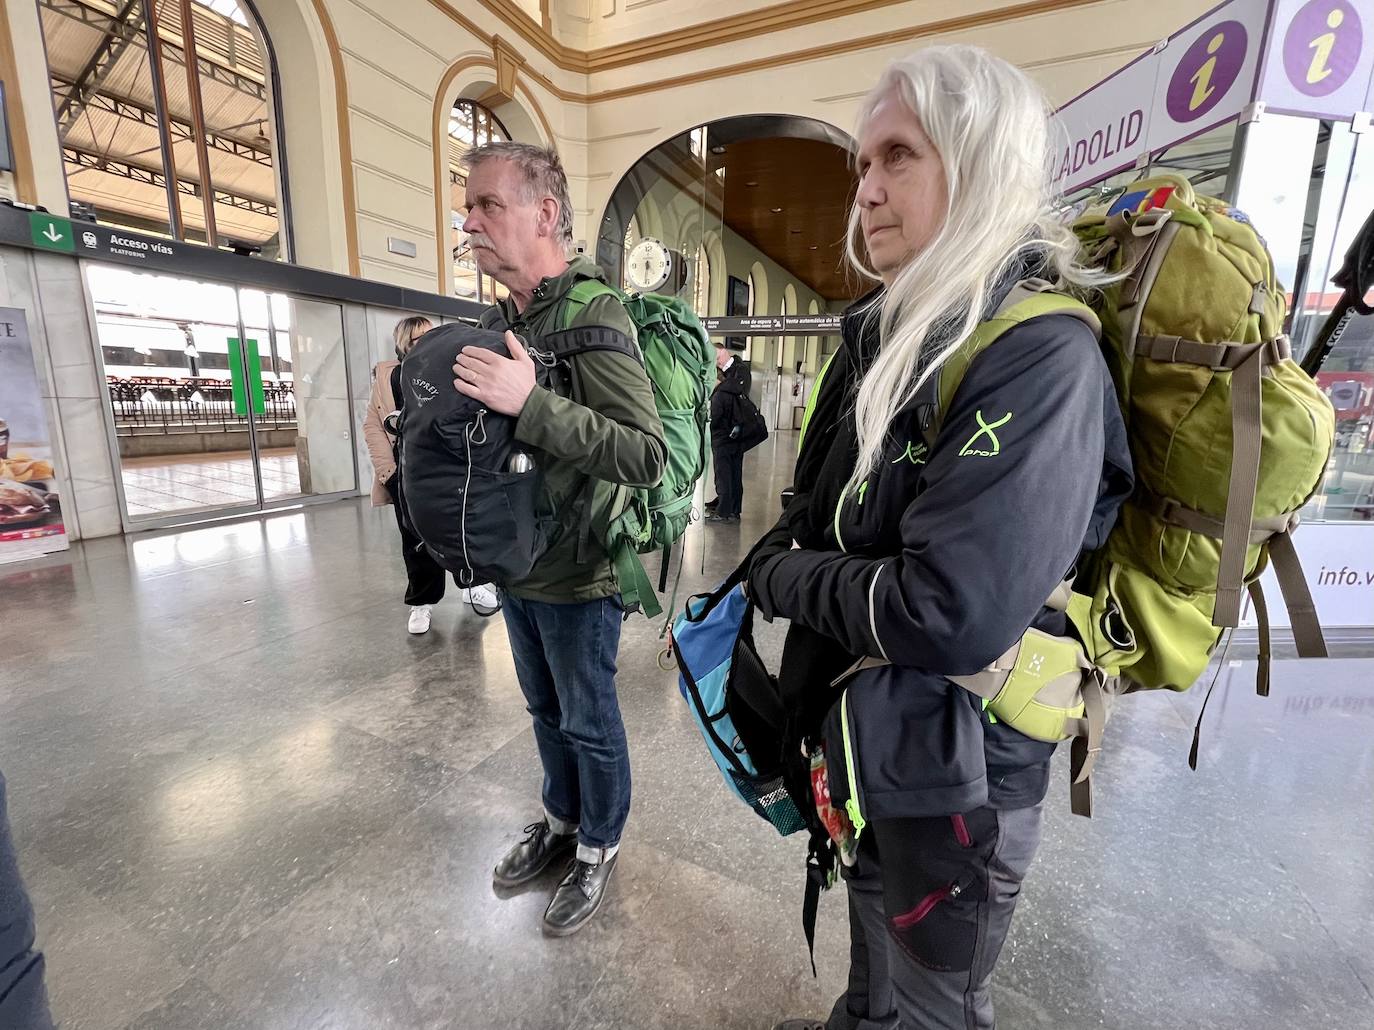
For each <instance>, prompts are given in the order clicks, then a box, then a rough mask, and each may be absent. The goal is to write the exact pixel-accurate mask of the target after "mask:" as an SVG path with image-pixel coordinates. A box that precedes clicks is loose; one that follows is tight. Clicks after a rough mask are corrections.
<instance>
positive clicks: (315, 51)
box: [4, 0, 1201, 290]
mask: <svg viewBox="0 0 1374 1030" xmlns="http://www.w3.org/2000/svg"><path fill="white" fill-rule="evenodd" d="M551 2H552V13H553V15H554V16H555V19H556V20H555V30H556V31H558V32H560V33H561V34H562V38H563V41H564V42H565V43H567V44H569V45H574V44H576V42H577V38H576V35H577V34H576V32H575V31H574V30H573V29H572V28H569V27H568V26H569V25H571V24H572V23H573V22H572V21H570V20H569V19H570V18H571V15H570V13H569V12H570V10H571V9H572V8H575V7H577V6H578V4H579V0H551ZM517 3H518V4H519V5H520V6H521V7H522V8H523V9H525V10H527V11H528V12H529V13H530V14H531V16H533V17H535V18H536V19H537V17H538V12H539V4H538V2H537V0H517ZM258 6H259V8H260V9H262V10H263V12H264V14H265V16H266V21H267V23H268V28H269V31H270V32H271V33H272V37H273V42H274V45H275V49H276V53H277V59H278V64H279V67H280V68H281V71H282V96H283V105H284V107H285V126H284V137H285V142H286V147H287V154H288V160H289V166H290V172H291V181H290V185H291V193H292V201H293V205H294V218H293V226H294V229H295V236H296V241H297V252H298V254H299V255H300V257H301V259H302V260H303V262H305V263H309V264H314V265H318V266H322V267H329V268H333V269H336V270H338V271H344V272H346V271H348V270H349V260H348V247H349V242H350V241H349V238H348V237H349V236H350V233H349V231H348V230H349V229H350V228H351V229H352V234H351V235H353V236H355V237H356V247H357V252H358V253H357V259H358V260H357V268H358V271H359V273H360V274H361V275H362V276H364V277H365V278H369V279H378V280H382V281H387V282H393V283H397V284H400V285H404V286H409V287H415V288H419V289H429V290H435V289H444V290H446V289H447V284H448V281H449V276H450V274H451V271H450V268H449V266H448V262H447V261H443V260H441V258H440V252H441V237H440V225H439V222H440V220H441V219H442V220H443V222H444V223H447V211H448V205H447V201H446V200H445V201H444V202H443V204H442V206H440V207H436V200H435V197H436V189H438V190H440V191H442V195H443V196H445V197H446V195H447V190H446V188H445V187H446V179H445V176H444V174H443V173H442V168H441V166H442V162H439V164H438V166H436V161H435V153H434V122H435V109H436V96H437V95H438V94H439V93H440V91H441V87H443V91H442V92H443V95H442V96H441V97H439V98H438V105H439V107H440V108H441V109H445V107H446V105H449V104H451V102H452V100H453V99H455V98H456V97H457V96H459V95H460V94H461V95H464V96H480V95H482V94H484V93H486V92H487V90H488V89H490V87H491V86H492V85H493V84H494V83H495V81H496V79H497V75H496V71H495V67H494V64H493V47H492V42H491V37H493V36H500V37H502V38H503V39H505V40H507V41H509V45H510V47H511V49H512V50H513V51H514V52H515V53H516V55H517V60H523V61H524V62H526V63H525V64H524V66H523V67H522V68H521V70H520V73H519V76H518V86H517V89H516V100H515V102H514V103H511V104H508V105H506V106H505V107H503V108H502V109H501V110H500V111H499V112H498V113H500V114H501V116H502V118H503V120H505V121H506V123H507V124H508V125H509V126H511V128H512V130H513V131H515V133H516V135H517V136H522V137H524V138H544V137H548V138H549V141H551V142H553V143H554V144H555V145H557V146H558V148H559V150H560V151H561V152H562V154H563V158H564V162H565V164H566V165H567V168H568V172H569V178H570V183H571V186H572V194H573V205H574V208H575V209H576V210H575V234H576V236H577V238H579V239H585V240H588V241H589V242H591V241H594V240H595V236H596V233H595V231H594V230H595V227H596V225H597V222H598V221H599V220H600V218H601V215H602V212H603V211H604V209H605V205H606V203H607V201H608V199H609V197H610V195H611V192H612V191H613V189H614V188H615V185H616V183H617V182H618V181H619V179H620V177H621V176H622V175H624V173H625V172H626V170H627V169H628V168H629V167H630V166H631V165H632V164H633V163H634V162H635V161H636V160H637V159H638V158H639V157H640V156H641V155H643V154H644V153H646V152H647V151H648V150H650V149H652V148H653V147H654V146H656V145H657V144H658V143H660V142H662V141H663V140H665V139H667V138H669V137H671V136H673V135H675V134H677V133H679V132H682V131H684V130H686V129H688V128H690V127H692V126H694V125H697V124H700V123H702V122H706V121H710V120H712V119H715V118H719V117H724V116H728V115H734V114H752V113H781V114H793V115H803V116H807V117H812V118H817V119H820V120H822V121H825V122H828V123H830V124H832V125H835V126H837V127H839V128H841V129H846V130H847V129H848V128H849V127H850V126H851V125H852V122H853V118H854V112H855V109H856V105H857V102H858V99H859V98H860V97H861V96H862V95H863V92H864V91H865V89H867V88H868V86H869V85H870V84H871V83H872V81H873V80H874V78H875V76H876V74H877V72H878V70H879V69H880V68H881V67H882V65H883V64H884V63H885V62H886V61H887V60H889V59H890V58H892V57H895V56H897V55H899V54H902V53H905V52H907V51H909V50H910V49H912V48H913V47H915V46H917V45H920V44H922V43H926V42H935V41H945V39H946V38H945V37H929V38H925V39H915V38H911V37H913V34H914V33H915V31H916V30H915V29H914V28H913V27H919V26H920V25H923V24H929V23H930V22H932V21H938V20H941V19H948V18H951V17H953V16H956V15H959V16H964V15H968V14H971V13H972V14H976V13H977V12H979V11H995V10H996V9H998V8H999V7H1007V6H1009V5H1008V4H1006V3H1001V2H999V0H972V2H970V3H957V4H956V3H953V2H951V0H912V2H907V3H897V4H892V5H889V6H887V7H883V8H880V9H876V10H871V11H866V12H863V13H860V14H855V15H852V16H845V17H842V18H836V19H829V20H825V21H822V22H819V23H816V24H814V25H806V26H801V27H797V28H793V29H788V30H786V31H780V32H773V33H769V34H765V35H759V36H754V37H752V38H748V39H743V40H739V41H733V42H728V43H724V44H722V45H718V46H707V47H704V48H701V49H697V50H693V51H692V52H689V53H684V54H679V55H675V56H669V57H665V58H662V59H659V60H653V61H649V62H642V63H638V64H634V65H631V66H627V67H621V68H615V69H611V70H607V71H599V72H595V73H593V74H591V75H587V74H583V73H580V72H573V71H568V70H565V69H562V68H559V67H557V66H556V65H555V64H554V62H553V61H552V60H551V59H550V58H548V57H547V56H545V55H544V54H542V53H540V52H539V51H538V50H537V49H536V48H535V47H534V46H532V45H531V44H530V43H529V42H528V41H527V40H526V39H524V38H523V37H522V36H521V35H520V33H519V32H518V31H516V29H515V28H513V27H512V26H511V25H508V24H506V23H504V22H503V21H502V20H501V19H500V18H499V17H498V16H497V15H496V14H494V13H493V12H492V11H491V10H490V9H488V7H486V6H484V5H483V4H482V3H479V2H476V0H463V2H459V0H435V2H431V0H273V2H272V3H270V4H269V3H259V5H258ZM766 6H768V5H767V4H766V3H765V2H764V0H752V2H747V3H740V2H739V0H702V2H699V3H689V2H685V0H681V2H680V0H673V2H671V3H669V2H668V0H663V2H657V3H655V2H639V3H626V2H625V0H586V9H587V10H588V11H591V12H592V13H593V14H595V15H597V17H596V18H595V19H593V20H591V21H588V22H587V23H586V24H587V25H588V26H590V28H588V30H587V34H585V35H584V37H583V38H585V39H586V40H587V41H588V42H589V44H590V45H593V46H603V45H609V44H611V43H614V42H624V41H625V40H627V39H637V38H640V37H642V36H643V35H645V34H646V33H649V32H654V33H658V32H664V31H667V30H670V29H673V28H674V27H675V26H680V25H686V24H688V23H696V22H700V21H702V20H706V19H710V18H716V17H721V16H723V15H725V14H737V13H739V12H742V11H749V10H754V9H758V8H762V7H766ZM1200 6H1201V5H1200V4H1199V3H1197V2H1196V0H1149V2H1146V0H1102V2H1100V3H1096V4H1091V5H1090V6H1086V7H1078V8H1074V9H1070V10H1064V11H1059V12H1056V13H1047V14H1039V15H1035V16H1033V17H1025V18H1020V19H1017V20H1014V21H1010V22H1005V21H1004V22H1001V23H998V24H991V25H985V26H982V27H979V28H976V29H973V30H970V31H966V32H962V33H960V34H958V36H957V39H958V40H960V41H965V42H974V43H978V44H981V45H983V46H987V47H989V48H990V49H992V50H993V51H995V52H997V53H999V54H1002V55H1003V56H1005V57H1007V58H1008V59H1010V60H1013V61H1016V62H1018V63H1020V64H1022V65H1024V66H1025V67H1027V68H1028V69H1029V70H1030V71H1031V73H1032V74H1034V75H1035V76H1036V77H1037V78H1038V79H1039V80H1040V81H1042V82H1043V83H1044V84H1045V86H1046V88H1047V90H1048V91H1049V92H1050V94H1051V96H1052V97H1053V98H1054V99H1056V100H1061V101H1062V100H1064V99H1067V98H1068V97H1070V96H1071V95H1073V94H1074V93H1075V92H1077V91H1079V90H1081V89H1083V88H1085V87H1086V86H1087V85H1089V84H1091V83H1092V82H1093V81H1095V80H1097V79H1099V78H1101V77H1103V76H1104V75H1105V74H1107V73H1108V72H1110V71H1112V70H1114V69H1115V68H1116V67H1118V66H1120V65H1121V64H1123V63H1125V61H1127V60H1128V59H1130V58H1131V57H1132V56H1134V55H1135V54H1136V53H1138V52H1140V51H1141V50H1143V49H1145V48H1147V47H1148V46H1149V45H1151V44H1153V42H1154V40H1155V37H1156V36H1157V35H1163V34H1165V33H1167V32H1168V31H1170V30H1172V29H1174V28H1177V27H1180V26H1182V25H1184V24H1185V23H1186V22H1187V21H1188V20H1189V19H1190V18H1191V17H1193V16H1195V15H1196V14H1197V13H1198V11H1199V9H1200ZM441 8H442V9H441ZM4 17H5V19H6V20H7V25H8V28H9V30H10V31H11V33H12V35H13V38H14V40H15V44H16V45H15V50H16V53H17V54H18V55H19V56H18V63H19V65H20V72H21V75H20V82H19V84H18V85H19V90H18V92H19V102H20V103H22V104H23V107H24V111H25V114H26V116H27V117H26V120H27V123H28V136H29V143H30V150H31V158H32V161H33V166H34V169H35V179H36V184H37V192H38V195H39V199H40V200H41V201H42V202H43V203H44V204H45V205H47V206H48V207H50V208H52V209H54V210H60V209H62V208H63V207H64V206H65V195H66V191H65V188H64V183H63V179H62V173H61V165H60V161H59V150H58V147H57V139H56V133H55V131H54V130H53V128H52V109H51V97H50V94H49V93H48V90H47V81H46V75H45V72H44V69H43V67H42V62H41V57H40V56H39V55H41V53H42V47H41V40H40V38H39V35H38V18H37V15H36V13H35V11H34V8H33V6H32V0H11V2H6V3H5V5H4ZM560 18H561V19H563V20H562V21H561V22H560V21H558V20H557V19H560ZM883 34H887V37H888V38H886V39H884V40H880V41H879V42H877V43H873V44H871V45H866V46H865V47H864V48H862V49H857V50H850V51H847V52H843V53H836V54H833V55H831V56H825V57H819V58H815V59H811V60H808V61H806V62H803V63H785V64H779V65H776V66H761V65H767V64H768V62H769V61H771V60H774V59H776V58H778V56H779V55H787V54H790V53H796V52H804V51H808V50H811V49H813V48H816V47H821V46H830V45H832V44H840V43H843V42H844V41H845V40H854V39H863V38H867V37H874V36H882V35H883ZM894 35H896V36H902V37H905V38H897V39H893V38H891V37H892V36H894ZM331 37H332V39H333V40H335V41H336V42H337V53H335V52H333V49H332V47H331ZM461 62H468V66H467V67H465V68H464V69H463V70H462V71H461V72H459V73H458V74H456V75H451V74H449V73H450V69H453V68H454V67H455V65H459V64H460V63H461ZM336 66H337V67H340V68H341V69H342V79H343V81H342V82H341V83H340V82H339V81H337V78H336V75H335V72H334V69H335V67H336ZM732 66H733V67H732ZM720 68H732V70H731V71H730V72H729V74H726V75H722V76H719V77H712V78H706V79H704V80H702V81H695V82H682V81H679V82H676V83H675V82H673V81H672V80H675V79H680V78H682V77H701V76H703V75H712V74H714V72H713V70H715V69H720ZM654 84H657V85H654ZM646 86H647V87H649V89H648V91H647V92H635V93H629V94H627V92H626V91H631V90H638V89H640V88H641V87H646ZM340 88H342V89H343V90H344V91H346V95H347V107H346V113H345V116H344V118H343V119H342V124H340V119H339V117H338V112H337V105H336V96H337V93H338V91H339V90H340ZM559 94H562V96H561V97H560V95H559ZM589 95H590V97H591V100H590V102H589V103H582V102H577V101H575V100H569V99H567V97H568V96H573V97H585V96H589ZM350 157H351V160H349V158H350ZM350 194H351V197H352V201H350ZM350 202H353V203H354V204H355V206H356V218H355V219H353V221H352V225H351V226H350V224H349V218H348V216H347V215H346V211H347V208H348V205H349V203H350ZM388 237H398V238H400V239H403V240H409V241H411V242H413V243H414V244H415V245H416V250H417V254H416V257H414V258H407V257H400V256H397V255H395V254H392V253H390V252H389V251H388V247H387V239H388ZM593 245H594V243H593ZM443 249H446V246H445V247H444V248H443Z"/></svg>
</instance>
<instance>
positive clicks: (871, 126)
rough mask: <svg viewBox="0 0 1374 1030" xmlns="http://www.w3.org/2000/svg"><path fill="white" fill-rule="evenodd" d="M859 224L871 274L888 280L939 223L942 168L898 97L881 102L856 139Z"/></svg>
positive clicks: (945, 194) (944, 199) (944, 198)
mask: <svg viewBox="0 0 1374 1030" xmlns="http://www.w3.org/2000/svg"><path fill="white" fill-rule="evenodd" d="M858 170H859V192H858V202H859V224H860V226H861V227H862V229H863V234H864V243H865V244H866V245H867V247H868V258H869V262H870V264H871V265H872V267H873V269H874V271H876V272H877V273H878V274H879V275H880V276H882V279H883V282H885V283H888V284H889V285H890V284H891V282H892V280H893V278H895V277H896V275H897V273H898V272H899V271H901V269H902V266H904V265H905V264H906V263H907V262H908V261H910V260H911V259H912V258H913V257H915V256H916V255H917V254H919V253H920V252H921V251H922V250H924V249H925V248H926V247H927V246H928V245H929V244H930V241H931V240H932V239H934V238H935V234H936V233H937V232H939V231H940V227H941V226H942V225H943V224H944V220H945V208H946V206H947V205H948V203H949V188H948V184H947V182H946V179H945V168H944V164H943V163H942V162H941V161H940V155H939V154H937V153H936V152H935V148H934V146H932V145H931V142H930V140H929V139H927V138H926V134H925V131H924V130H923V129H922V128H921V122H920V119H919V118H917V117H916V115H915V114H914V113H913V112H912V111H911V109H910V108H908V107H907V106H906V104H904V103H902V101H901V100H900V99H898V98H897V97H889V98H887V99H886V100H884V101H882V103H880V104H879V105H878V107H877V109H876V110H875V111H874V112H873V117H872V118H870V119H869V121H868V125H867V126H865V127H864V131H863V134H862V136H861V137H860V138H859V157H858Z"/></svg>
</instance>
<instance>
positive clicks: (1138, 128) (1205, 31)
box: [1054, 0, 1269, 192]
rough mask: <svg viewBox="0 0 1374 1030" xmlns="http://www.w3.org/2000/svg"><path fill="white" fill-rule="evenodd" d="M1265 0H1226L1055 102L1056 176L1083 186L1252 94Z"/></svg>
mask: <svg viewBox="0 0 1374 1030" xmlns="http://www.w3.org/2000/svg"><path fill="white" fill-rule="evenodd" d="M1268 6H1269V5H1268V2H1267V0H1229V2H1227V3H1224V4H1222V5H1221V6H1219V7H1215V8H1213V9H1212V10H1211V11H1209V12H1208V13H1207V14H1204V15H1203V16H1202V17H1201V18H1199V19H1197V21H1195V22H1193V23H1192V24H1190V25H1187V26H1185V27H1184V28H1182V29H1180V30H1179V31H1178V32H1175V33H1174V34H1173V35H1172V36H1170V37H1169V38H1168V39H1166V40H1163V41H1162V42H1161V43H1160V44H1159V45H1158V46H1156V47H1155V48H1154V49H1153V50H1150V51H1148V52H1147V53H1144V54H1141V55H1140V56H1139V57H1137V58H1136V59H1135V60H1134V61H1132V62H1131V63H1130V64H1128V65H1126V67H1124V68H1122V69H1121V70H1120V71H1118V72H1116V73H1115V74H1113V75H1111V76H1108V77H1107V78H1106V79H1104V80H1103V81H1101V82H1099V83H1098V84H1097V85H1096V86H1094V87H1093V88H1092V89H1090V90H1088V91H1087V92H1086V93H1083V94H1081V95H1079V96H1077V97H1075V98H1074V99H1073V100H1070V101H1069V102H1068V103H1067V104H1065V105H1064V106H1063V107H1061V108H1060V109H1059V111H1058V112H1057V113H1056V121H1057V122H1058V124H1059V125H1060V126H1061V127H1062V136H1061V139H1060V143H1059V146H1058V156H1057V157H1056V158H1055V162H1054V183H1055V188H1056V189H1057V190H1058V191H1059V192H1069V191H1072V190H1075V189H1078V188H1079V187H1081V186H1087V185H1090V184H1092V183H1094V182H1097V181H1098V180H1100V179H1105V178H1107V177H1108V176H1109V175H1113V174H1115V173H1116V172H1119V171H1123V170H1124V169H1127V168H1130V167H1132V166H1133V165H1135V164H1136V163H1137V162H1138V161H1139V160H1140V159H1141V158H1142V157H1143V156H1144V155H1146V154H1150V153H1154V152H1158V151H1160V150H1163V149H1165V148H1166V147H1170V146H1173V145H1174V144H1176V143H1181V142H1183V141H1185V140H1188V139H1191V138H1193V137H1194V136H1199V135H1201V134H1202V133H1204V132H1207V131H1208V130H1209V129H1213V128H1216V126H1218V125H1221V124H1222V123H1223V122H1227V121H1230V120H1231V119H1232V118H1235V117H1236V116H1237V115H1239V114H1240V112H1241V111H1242V110H1243V109H1244V108H1245V106H1246V105H1247V104H1249V103H1250V101H1251V100H1252V99H1253V98H1254V87H1255V77H1256V73H1257V70H1258V67H1259V58H1260V53H1261V50H1262V49H1263V43H1264V25H1265V15H1266V13H1267V10H1268Z"/></svg>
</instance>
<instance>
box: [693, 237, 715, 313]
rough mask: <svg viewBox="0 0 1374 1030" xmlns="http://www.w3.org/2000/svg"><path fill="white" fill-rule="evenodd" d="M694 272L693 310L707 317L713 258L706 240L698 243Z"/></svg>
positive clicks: (709, 303) (709, 304)
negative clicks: (707, 250) (710, 255)
mask: <svg viewBox="0 0 1374 1030" xmlns="http://www.w3.org/2000/svg"><path fill="white" fill-rule="evenodd" d="M692 273H693V274H692V310H693V311H695V312H696V313H697V317H698V318H705V317H706V316H707V315H708V314H710V312H709V311H708V310H707V309H708V308H709V307H710V306H711V259H710V257H709V256H708V255H707V253H706V244H705V242H702V243H700V244H698V245H697V260H696V266H695V267H694V268H693V269H692Z"/></svg>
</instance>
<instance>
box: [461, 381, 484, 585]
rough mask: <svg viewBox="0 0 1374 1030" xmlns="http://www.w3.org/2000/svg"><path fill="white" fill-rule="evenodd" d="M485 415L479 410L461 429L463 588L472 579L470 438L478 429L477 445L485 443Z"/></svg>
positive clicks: (481, 409) (470, 582)
mask: <svg viewBox="0 0 1374 1030" xmlns="http://www.w3.org/2000/svg"><path fill="white" fill-rule="evenodd" d="M486 413H487V412H486V409H485V408H479V409H478V410H477V421H476V422H469V423H468V424H467V425H465V426H464V427H463V449H464V451H465V452H466V457H467V468H466V469H464V471H463V514H462V516H461V522H460V523H459V532H460V535H461V536H462V538H463V571H462V572H460V573H459V574H458V582H459V585H460V586H463V587H470V586H472V581H473V579H474V573H473V571H472V562H471V561H470V560H469V559H468V492H469V490H470V489H471V487H472V443H473V440H472V437H473V430H474V429H480V430H481V431H482V439H480V440H478V441H477V443H479V444H484V443H486V442H487V425H486V423H485V422H484V421H482V417H483V416H484V415H486Z"/></svg>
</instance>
